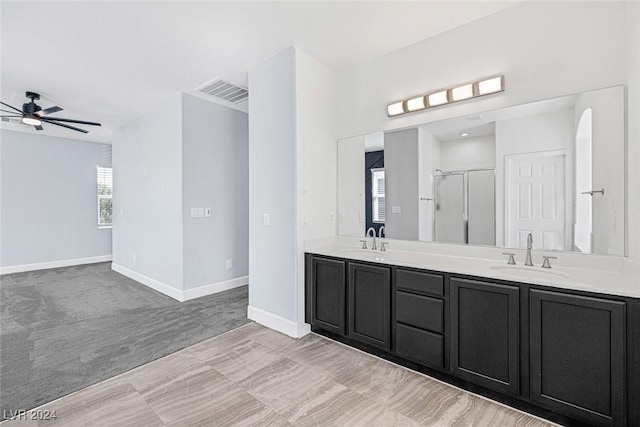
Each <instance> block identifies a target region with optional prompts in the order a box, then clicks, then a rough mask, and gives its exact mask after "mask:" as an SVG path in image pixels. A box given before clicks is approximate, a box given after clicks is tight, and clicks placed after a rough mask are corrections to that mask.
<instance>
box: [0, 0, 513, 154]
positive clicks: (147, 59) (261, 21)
mask: <svg viewBox="0 0 640 427" xmlns="http://www.w3.org/2000/svg"><path fill="white" fill-rule="evenodd" d="M515 3H516V2H505V1H500V2H483V1H470V2H452V1H440V2H433V1H431V2H397V1H392V2H371V3H370V2H306V1H305V2H280V3H278V2H256V3H248V2H206V1H177V2H160V1H156V2H150V1H146V2H125V1H115V2H113V1H112V2H98V1H76V2H57V1H46V2H25V1H15V2H13V1H2V2H1V3H0V8H1V10H0V12H1V18H0V19H1V29H0V43H1V45H0V49H1V64H0V75H1V84H0V91H1V98H2V101H4V102H7V103H9V104H11V105H14V106H16V107H20V105H21V104H22V103H23V102H25V98H24V92H25V91H26V90H30V91H35V92H39V93H40V94H41V95H42V100H41V102H40V103H39V105H41V106H42V108H47V107H50V106H52V105H59V106H61V107H62V108H64V109H65V111H63V112H60V113H56V115H57V116H59V117H67V118H75V119H84V120H95V121H100V122H102V124H103V127H102V128H99V129H98V130H96V131H92V132H91V133H89V134H88V135H82V134H80V133H77V132H73V131H67V130H65V129H60V131H59V132H58V131H57V129H51V128H52V127H53V126H48V127H47V129H46V130H45V131H43V132H41V133H46V134H51V135H59V136H64V137H79V138H82V139H86V140H92V141H100V142H108V141H110V138H111V133H112V132H113V131H114V130H115V129H117V128H118V127H120V126H122V125H124V124H126V123H128V122H130V121H132V120H133V119H135V118H136V117H138V116H140V115H142V114H144V113H145V112H147V111H149V110H153V109H154V107H155V106H156V105H157V104H159V103H160V102H162V100H163V99H166V98H167V97H169V96H171V95H172V94H174V93H175V92H177V91H190V90H193V89H194V88H195V87H197V86H200V85H201V84H203V83H205V82H207V81H209V80H211V79H212V78H214V77H217V76H220V77H222V78H224V79H226V80H228V81H230V82H233V83H236V84H240V85H246V84H247V70H249V69H250V68H252V67H254V66H256V65H257V64H260V63H261V62H263V61H265V60H267V59H268V58H270V57H272V56H273V55H275V54H276V53H278V52H280V51H282V50H284V49H286V48H287V47H288V46H292V45H295V46H298V47H300V48H302V49H304V50H306V51H307V52H309V53H310V54H311V55H313V56H314V57H316V58H317V59H319V60H320V61H322V62H324V63H325V64H327V65H328V66H330V67H332V68H333V69H335V70H336V71H339V70H341V69H344V68H347V67H350V66H353V65H354V64H357V63H360V62H362V61H366V60H369V59H372V58H375V57H377V56H380V55H383V54H386V53H388V52H391V51H393V50H396V49H399V48H402V47H405V46H407V45H410V44H412V43H415V42H418V41H420V40H424V39H426V38H429V37H432V36H434V35H436V34H439V33H442V32H444V31H447V30H449V29H452V28H454V27H457V26H460V25H463V24H465V23H467V22H470V21H473V20H476V19H479V18H481V17H484V16H487V15H490V14H493V13H496V12H498V11H500V10H503V9H506V8H508V7H511V6H512V5H514V4H515ZM249 90H250V88H249ZM249 96H251V95H249ZM2 126H3V127H5V128H13V129H20V130H25V131H31V130H30V128H29V127H27V126H23V125H11V124H6V123H3V124H2ZM45 126H46V125H45ZM34 132H35V131H34Z"/></svg>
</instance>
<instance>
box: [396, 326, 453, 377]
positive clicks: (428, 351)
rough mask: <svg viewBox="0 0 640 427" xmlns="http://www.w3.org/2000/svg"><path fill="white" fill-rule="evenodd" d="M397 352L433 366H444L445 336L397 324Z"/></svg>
mask: <svg viewBox="0 0 640 427" xmlns="http://www.w3.org/2000/svg"><path fill="white" fill-rule="evenodd" d="M396 353H398V354H399V355H401V356H404V357H406V358H407V359H411V360H413V361H415V362H418V363H421V364H423V365H425V366H430V367H432V368H438V369H442V368H443V367H444V363H443V362H444V357H443V354H444V337H443V336H442V335H439V334H434V333H432V332H427V331H423V330H421V329H417V328H413V327H411V326H406V325H401V324H396Z"/></svg>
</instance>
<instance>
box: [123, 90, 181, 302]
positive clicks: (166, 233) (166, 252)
mask: <svg viewBox="0 0 640 427" xmlns="http://www.w3.org/2000/svg"><path fill="white" fill-rule="evenodd" d="M113 166H114V169H113V175H114V215H113V262H114V263H115V264H118V265H120V266H122V267H125V268H128V269H130V270H133V271H135V272H137V273H139V274H142V275H145V276H147V277H150V278H152V279H155V280H158V281H160V282H162V283H164V284H166V285H169V286H171V287H173V288H176V289H182V288H183V269H182V242H183V239H182V95H181V94H176V95H175V96H174V97H172V98H171V99H170V100H168V101H167V102H165V103H164V104H162V106H161V107H159V108H157V109H155V110H154V111H152V112H150V113H149V114H146V115H144V116H142V117H140V118H139V119H137V120H136V121H134V122H133V123H131V124H129V125H127V126H124V127H122V128H120V129H119V130H118V131H117V132H115V133H114V135H113Z"/></svg>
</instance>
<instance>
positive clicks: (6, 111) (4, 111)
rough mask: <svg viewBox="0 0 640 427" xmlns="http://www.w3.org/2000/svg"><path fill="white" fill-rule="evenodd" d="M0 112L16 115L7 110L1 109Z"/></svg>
mask: <svg viewBox="0 0 640 427" xmlns="http://www.w3.org/2000/svg"><path fill="white" fill-rule="evenodd" d="M0 111H2V112H3V113H9V114H18V113H16V112H15V111H9V110H3V109H0Z"/></svg>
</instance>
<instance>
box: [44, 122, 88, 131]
mask: <svg viewBox="0 0 640 427" xmlns="http://www.w3.org/2000/svg"><path fill="white" fill-rule="evenodd" d="M43 121H44V122H45V123H49V124H52V125H56V126H62V127H63V128H67V129H73V130H77V131H78V132H82V133H89V131H88V130H84V129H80V128H75V127H73V126H68V125H63V124H62V123H56V122H52V121H51V120H43Z"/></svg>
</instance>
